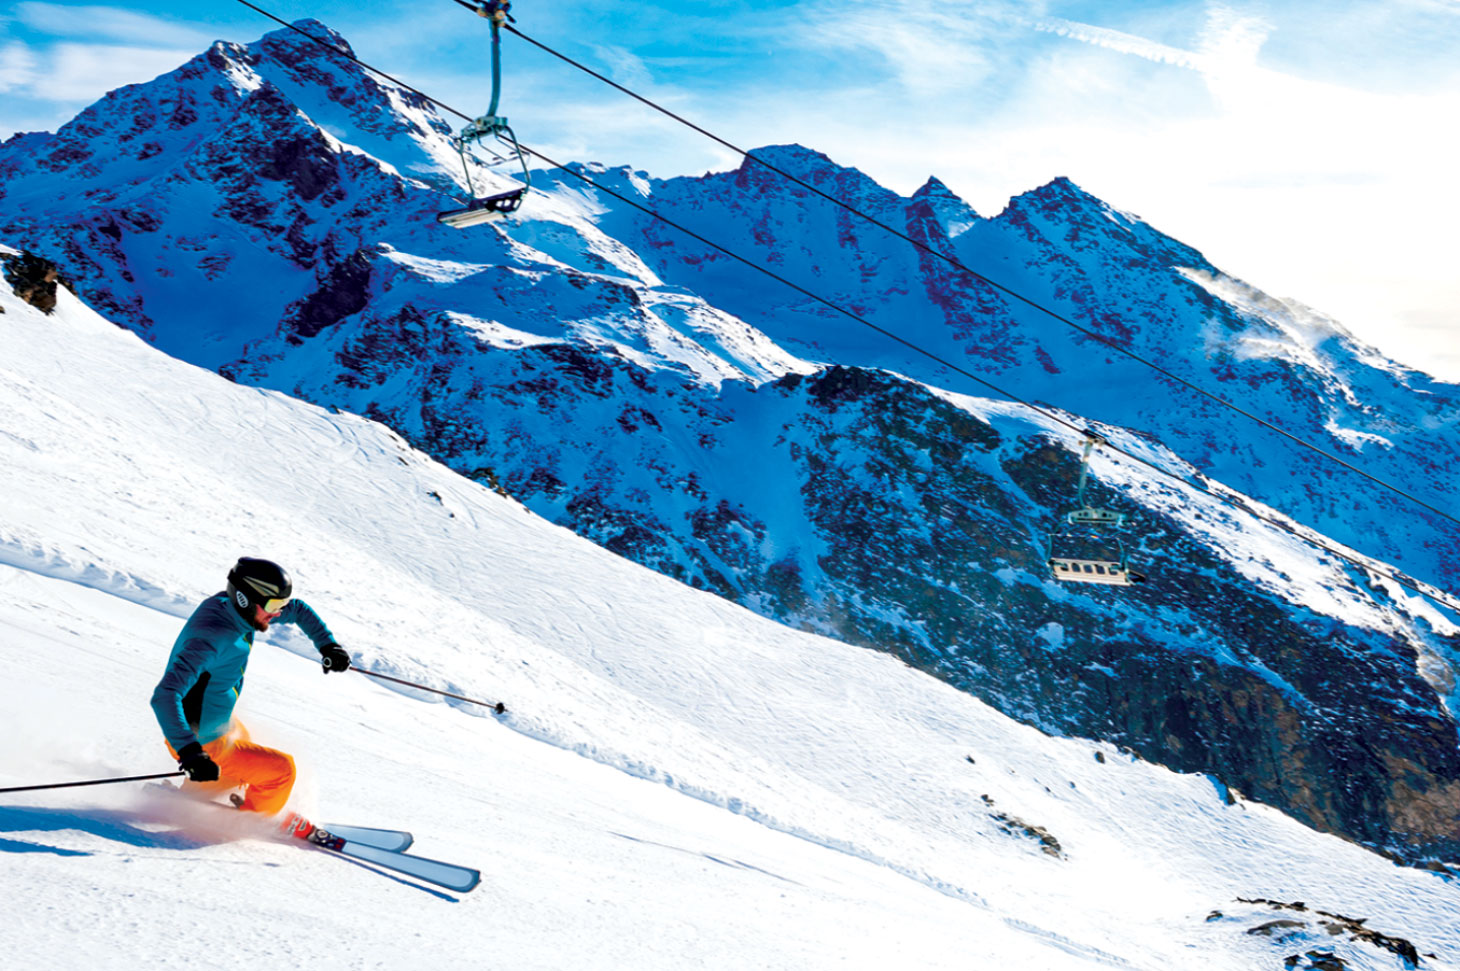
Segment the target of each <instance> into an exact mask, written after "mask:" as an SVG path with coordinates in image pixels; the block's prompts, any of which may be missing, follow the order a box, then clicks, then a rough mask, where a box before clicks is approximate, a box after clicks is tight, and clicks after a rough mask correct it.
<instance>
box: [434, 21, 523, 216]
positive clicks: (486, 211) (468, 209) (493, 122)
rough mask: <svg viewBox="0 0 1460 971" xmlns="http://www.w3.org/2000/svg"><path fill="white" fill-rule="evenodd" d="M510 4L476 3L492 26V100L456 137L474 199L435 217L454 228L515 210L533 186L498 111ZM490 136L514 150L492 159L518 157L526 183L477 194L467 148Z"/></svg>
mask: <svg viewBox="0 0 1460 971" xmlns="http://www.w3.org/2000/svg"><path fill="white" fill-rule="evenodd" d="M511 6H512V4H511V3H510V2H508V0H482V2H479V3H477V5H476V14H477V16H479V17H485V18H486V19H487V20H488V21H489V22H490V23H491V25H492V103H491V105H490V106H489V107H488V108H487V113H486V114H484V115H482V116H481V117H480V118H477V119H476V120H474V121H472V122H471V123H469V124H468V125H467V126H466V127H465V128H463V129H462V130H461V133H460V134H459V135H457V136H456V147H457V151H458V152H460V153H461V168H462V171H463V173H464V174H465V175H466V188H467V191H468V192H470V193H471V201H470V202H469V203H467V204H466V206H465V207H464V208H461V209H450V210H447V211H446V212H442V213H438V214H437V216H436V220H437V222H440V223H443V224H445V225H447V226H451V227H453V228H455V229H467V228H469V227H471V226H478V225H481V224H482V223H485V222H492V221H494V220H497V219H501V218H502V217H503V216H506V215H507V214H509V213H513V212H516V211H517V209H518V207H519V206H521V205H522V200H523V198H524V197H525V196H526V195H527V190H528V189H529V188H530V187H531V186H532V175H531V173H530V172H528V170H527V158H526V156H525V155H524V154H523V151H522V146H521V145H519V144H518V143H517V136H516V135H514V134H513V133H512V129H511V128H510V127H509V126H508V125H507V119H506V118H505V117H503V116H501V115H499V114H497V104H498V102H499V101H500V100H501V95H502V60H501V27H502V24H503V23H504V22H505V21H507V20H511V19H512V18H511V15H510V14H508V13H507V11H508V10H509V9H510V8H511ZM487 138H496V139H497V140H498V141H499V142H501V143H502V144H503V145H504V146H506V147H508V148H510V149H511V153H510V155H509V156H507V157H504V156H500V155H497V154H496V153H495V152H494V153H493V162H494V163H499V162H504V161H510V160H511V159H512V158H516V160H517V161H518V162H519V163H520V164H521V165H522V181H523V183H524V184H523V185H521V186H519V187H517V188H515V189H509V190H508V191H506V192H498V193H496V194H494V195H490V196H485V197H478V196H477V194H476V186H475V184H474V183H473V180H472V177H471V165H470V163H468V162H467V158H466V154H467V147H468V146H470V145H474V144H478V143H480V142H481V141H483V140H484V139H487Z"/></svg>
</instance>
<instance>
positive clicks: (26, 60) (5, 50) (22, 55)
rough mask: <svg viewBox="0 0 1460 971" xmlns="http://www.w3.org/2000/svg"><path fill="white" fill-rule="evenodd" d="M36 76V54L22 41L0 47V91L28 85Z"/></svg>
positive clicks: (17, 88) (13, 89)
mask: <svg viewBox="0 0 1460 971" xmlns="http://www.w3.org/2000/svg"><path fill="white" fill-rule="evenodd" d="M35 76H36V56H35V54H34V53H33V52H32V51H31V49H30V48H29V47H27V46H26V45H25V44H23V43H21V42H20V41H18V40H17V41H11V42H10V43H9V44H6V45H5V46H4V47H0V92H9V91H15V90H19V89H22V88H25V87H26V86H28V85H29V84H30V83H31V82H32V81H33V80H35Z"/></svg>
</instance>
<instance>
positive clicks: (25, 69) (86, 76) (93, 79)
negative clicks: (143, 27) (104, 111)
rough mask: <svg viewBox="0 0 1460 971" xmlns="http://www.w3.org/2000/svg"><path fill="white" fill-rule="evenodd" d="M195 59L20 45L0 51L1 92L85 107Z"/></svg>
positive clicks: (147, 50)
mask: <svg viewBox="0 0 1460 971" xmlns="http://www.w3.org/2000/svg"><path fill="white" fill-rule="evenodd" d="M194 53H195V52H194V51H191V50H182V49H178V50H169V49H164V48H156V47H133V46H128V45H122V44H72V43H64V44H55V45H52V46H50V47H47V48H44V49H39V50H38V49H35V48H32V47H28V46H27V45H25V44H23V43H20V42H18V41H16V42H12V43H10V44H7V45H6V46H5V47H4V48H0V91H3V92H6V93H7V94H9V95H15V96H25V97H30V98H35V99H40V100H46V101H53V102H63V103H71V104H85V103H88V102H92V101H95V100H96V99H97V98H98V97H99V96H100V95H101V94H102V93H105V92H107V91H110V90H112V89H114V88H119V87H122V86H123V85H127V84H138V83H141V82H144V81H150V80H151V79H152V78H154V77H157V76H158V75H159V74H166V73H167V72H168V71H171V70H173V69H174V68H176V67H178V66H179V65H181V64H183V63H184V62H186V61H187V60H189V59H190V58H192V57H193V55H194Z"/></svg>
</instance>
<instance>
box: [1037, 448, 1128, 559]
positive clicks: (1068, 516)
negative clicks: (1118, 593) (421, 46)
mask: <svg viewBox="0 0 1460 971" xmlns="http://www.w3.org/2000/svg"><path fill="white" fill-rule="evenodd" d="M1085 436H1086V437H1085V450H1084V454H1083V455H1082V456H1081V458H1080V486H1079V491H1078V493H1077V495H1076V499H1075V501H1076V502H1077V503H1079V507H1078V508H1076V509H1074V510H1072V511H1070V512H1067V513H1065V514H1064V516H1062V517H1061V519H1062V520H1063V522H1064V524H1065V525H1066V526H1067V527H1073V529H1064V530H1056V531H1055V532H1054V533H1052V534H1051V535H1050V537H1049V553H1048V560H1047V561H1048V563H1049V569H1050V573H1051V574H1053V575H1054V578H1055V579H1056V580H1063V581H1066V582H1069V583H1098V584H1103V585H1105V586H1115V587H1126V586H1130V585H1131V584H1132V583H1140V582H1142V581H1143V580H1144V579H1145V578H1144V577H1142V576H1141V575H1140V574H1133V573H1131V571H1130V559H1129V556H1128V555H1127V553H1126V551H1125V544H1124V543H1122V542H1121V541H1120V538H1119V537H1118V536H1108V537H1107V536H1106V534H1105V533H1104V532H1103V530H1104V529H1106V528H1110V529H1118V528H1120V527H1121V526H1123V525H1125V520H1126V515H1125V513H1123V512H1116V511H1115V510H1113V509H1103V508H1101V507H1099V506H1091V505H1087V504H1086V502H1085V483H1086V478H1087V476H1088V474H1089V471H1090V453H1091V451H1093V450H1094V448H1095V446H1096V445H1098V444H1099V443H1100V441H1101V439H1100V436H1098V435H1096V434H1095V433H1094V432H1090V431H1087V432H1086V433H1085Z"/></svg>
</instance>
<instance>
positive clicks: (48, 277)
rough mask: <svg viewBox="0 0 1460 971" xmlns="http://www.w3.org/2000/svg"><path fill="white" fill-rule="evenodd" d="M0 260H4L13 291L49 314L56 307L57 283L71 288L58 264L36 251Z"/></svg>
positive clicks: (6, 276)
mask: <svg viewBox="0 0 1460 971" xmlns="http://www.w3.org/2000/svg"><path fill="white" fill-rule="evenodd" d="M0 260H3V262H4V265H5V279H6V281H7V282H8V283H9V284H10V288H11V291H12V292H14V294H15V295H16V296H17V297H19V298H20V299H22V300H24V301H25V302H26V303H28V304H30V305H31V306H32V307H35V308H36V309H37V310H39V311H41V312H42V313H45V314H49V313H50V312H51V311H53V310H55V309H56V285H57V284H61V285H63V286H67V287H68V289H69V284H67V283H66V281H65V280H63V279H61V274H60V272H59V271H58V270H57V269H56V265H55V264H54V263H52V262H50V261H49V260H43V259H41V258H40V257H39V256H36V255H35V254H34V253H22V254H21V255H19V256H9V257H0Z"/></svg>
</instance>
